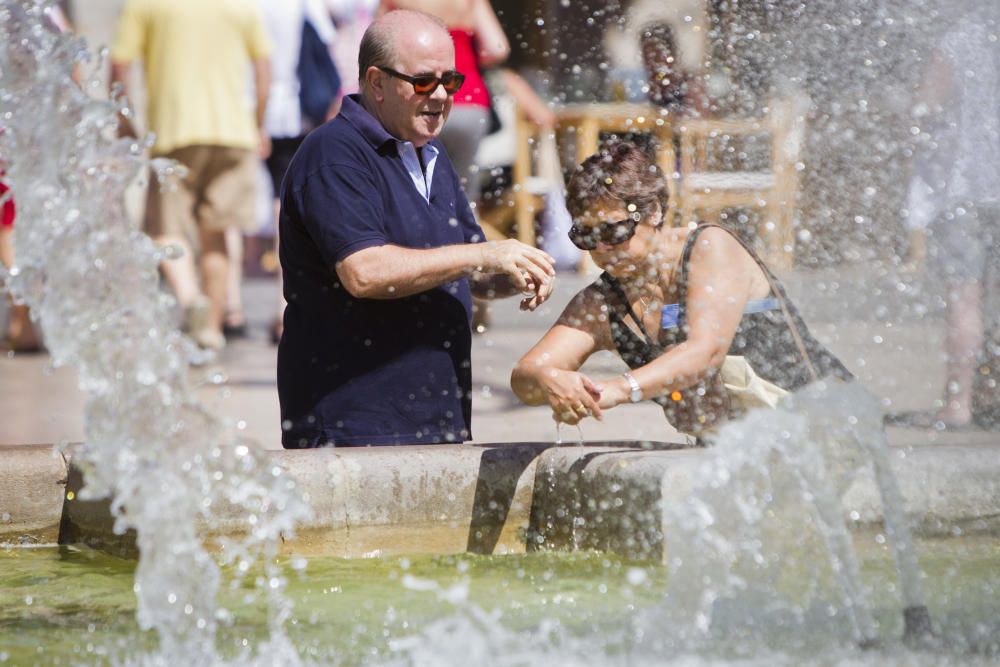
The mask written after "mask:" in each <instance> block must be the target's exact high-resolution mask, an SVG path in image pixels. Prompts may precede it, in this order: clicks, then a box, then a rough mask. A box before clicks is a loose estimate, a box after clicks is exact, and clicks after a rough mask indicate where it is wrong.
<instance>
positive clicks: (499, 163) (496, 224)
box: [476, 67, 580, 270]
mask: <svg viewBox="0 0 1000 667" xmlns="http://www.w3.org/2000/svg"><path fill="white" fill-rule="evenodd" d="M486 76H487V84H488V85H489V87H490V94H491V97H492V101H493V107H494V109H495V111H496V114H497V118H498V119H499V121H500V127H499V129H498V130H497V131H496V132H494V133H492V134H490V135H489V136H487V137H485V138H484V139H483V140H482V141H481V142H480V144H479V150H478V152H477V153H476V165H477V168H478V170H479V175H480V183H481V186H480V193H479V204H478V209H477V210H478V212H479V221H480V225H481V226H482V228H483V231H484V233H485V234H486V236H487V238H489V239H490V240H499V239H503V238H507V237H508V236H512V235H513V234H514V230H513V227H514V223H515V217H516V215H515V213H516V208H515V205H514V201H513V199H514V192H513V189H512V186H513V182H514V178H513V165H514V161H515V159H516V158H517V152H518V150H519V149H524V148H528V149H529V150H531V151H532V152H534V153H536V155H535V156H534V162H535V164H536V165H537V166H536V167H535V169H534V171H533V172H532V174H533V178H532V180H533V181H534V182H533V183H532V189H533V190H535V191H536V192H538V191H539V190H541V189H542V187H543V186H542V185H541V184H542V183H543V182H544V193H543V197H544V206H543V208H542V210H541V211H539V212H538V213H539V214H540V216H541V221H540V225H539V226H540V232H541V233H540V234H539V236H538V247H539V248H541V249H542V250H544V251H545V252H547V253H549V255H551V256H552V257H553V258H554V259H555V261H556V268H557V269H559V270H568V269H576V268H577V265H578V263H579V261H580V250H579V248H577V247H576V246H574V245H573V244H572V243H571V242H570V241H569V238H568V237H567V236H566V233H567V232H568V231H569V228H570V226H572V224H573V223H572V220H571V219H570V215H569V212H568V211H567V210H566V199H565V196H564V194H563V189H564V183H563V174H562V168H561V165H560V157H559V150H558V147H557V145H556V141H555V131H556V123H557V121H558V118H557V116H556V114H555V112H554V111H553V110H552V108H551V107H550V106H549V104H548V102H546V101H545V100H544V99H543V98H542V97H541V96H540V95H539V94H538V93H537V92H536V91H535V89H534V87H533V86H532V85H531V84H530V83H529V82H528V81H527V80H526V79H525V78H524V77H522V76H521V75H520V74H518V73H517V72H516V71H514V70H513V69H511V68H509V67H500V68H496V69H494V70H491V71H489V72H487V74H486ZM518 114H520V115H521V116H522V117H523V119H524V120H525V121H527V123H528V124H529V126H530V130H529V133H530V134H531V135H532V136H533V138H534V141H533V143H532V144H531V145H530V146H529V147H525V146H518V141H520V140H523V139H522V138H521V137H519V136H518V132H517V118H518ZM536 189H537V190H536ZM538 193H539V194H542V193H541V192H538ZM536 222H538V221H536Z"/></svg>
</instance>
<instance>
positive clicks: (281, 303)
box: [271, 198, 288, 344]
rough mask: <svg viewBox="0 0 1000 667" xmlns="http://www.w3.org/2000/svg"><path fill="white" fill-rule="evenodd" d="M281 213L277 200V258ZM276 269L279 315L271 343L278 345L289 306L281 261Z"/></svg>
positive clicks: (273, 329) (275, 217)
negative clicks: (278, 222)
mask: <svg viewBox="0 0 1000 667" xmlns="http://www.w3.org/2000/svg"><path fill="white" fill-rule="evenodd" d="M280 213H281V200H280V199H277V198H275V200H274V220H275V227H274V255H275V257H279V256H280V255H279V252H278V251H279V248H278V244H279V241H278V225H277V221H278V220H280V219H281V218H280V217H279V214H280ZM276 267H277V268H276V269H275V277H276V278H277V282H278V313H277V315H275V317H274V322H273V323H272V324H271V341H272V342H273V343H275V344H277V343H278V341H279V340H281V334H282V331H283V330H284V326H285V324H284V323H285V306H287V305H288V303H287V302H286V301H285V286H284V281H283V280H282V278H281V262H280V261H278V262H277V264H276Z"/></svg>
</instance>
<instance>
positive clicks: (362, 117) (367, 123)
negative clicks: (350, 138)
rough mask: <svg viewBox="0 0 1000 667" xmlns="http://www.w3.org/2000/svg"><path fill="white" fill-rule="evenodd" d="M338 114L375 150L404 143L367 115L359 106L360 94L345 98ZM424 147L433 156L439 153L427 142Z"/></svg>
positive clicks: (365, 110)
mask: <svg viewBox="0 0 1000 667" xmlns="http://www.w3.org/2000/svg"><path fill="white" fill-rule="evenodd" d="M340 113H341V114H342V115H343V116H344V118H346V119H347V122H348V123H350V124H351V125H353V126H354V127H355V128H356V129H357V130H358V132H360V133H361V136H363V137H364V138H365V140H367V141H368V143H370V144H371V145H372V147H373V148H374V149H375V150H381V149H382V148H383V147H384V146H385V145H386V143H388V142H392V145H393V146H395V145H396V144H401V143H406V142H404V141H403V140H402V139H397V138H396V137H394V136H392V135H391V134H389V131H388V130H386V129H385V128H384V127H382V123H380V122H378V118H376V117H375V116H373V115H371V113H369V111H368V109H366V108H365V107H364V105H363V104H361V94H360V93H352V94H350V95H347V96H345V97H344V101H343V103H342V104H341V107H340ZM424 147H425V148H430V149H432V150H433V152H434V154H435V155H436V154H437V153H438V152H439V151H438V149H437V148H436V147H435V146H431V142H427V144H425V146H424Z"/></svg>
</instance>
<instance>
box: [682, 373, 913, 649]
mask: <svg viewBox="0 0 1000 667" xmlns="http://www.w3.org/2000/svg"><path fill="white" fill-rule="evenodd" d="M709 453H710V459H709V460H708V461H707V462H706V463H704V464H703V465H702V466H701V467H700V468H699V469H698V470H697V471H696V473H695V474H694V475H693V478H692V482H691V490H690V494H689V495H687V497H686V499H685V500H684V501H683V502H677V503H666V504H665V508H664V510H665V514H666V519H665V524H666V527H665V531H664V532H665V535H666V540H667V551H668V560H669V566H670V591H669V595H668V598H669V600H668V601H669V607H668V609H667V613H668V614H669V615H670V616H671V618H672V619H673V621H672V622H673V623H675V624H677V627H683V626H687V628H688V632H687V633H686V634H685V639H686V640H691V641H694V643H695V644H699V643H700V642H702V641H710V642H712V643H718V642H721V643H723V644H726V643H730V642H735V643H736V644H737V645H739V644H740V643H741V642H744V641H746V640H747V639H748V638H751V637H752V638H754V644H755V645H756V644H757V642H759V641H760V640H761V639H762V638H763V637H768V636H774V631H775V630H780V632H779V633H778V634H779V635H780V636H781V641H782V642H785V643H791V644H792V645H802V644H803V643H808V642H809V641H810V639H809V637H810V635H811V634H812V633H810V632H807V631H806V630H808V629H809V628H816V627H826V628H830V629H832V630H833V631H834V634H838V633H840V634H842V635H843V636H844V638H845V639H848V640H850V641H853V642H855V643H858V644H866V643H869V642H871V641H872V640H874V639H875V638H876V637H877V634H878V633H877V625H876V623H875V621H874V620H873V618H872V614H871V611H870V606H869V603H868V600H867V599H866V593H865V591H864V589H863V588H862V586H861V583H860V581H861V580H860V573H859V566H858V562H857V560H856V558H855V556H854V552H853V544H852V538H851V535H850V532H849V531H848V527H847V524H846V517H845V513H844V509H843V507H842V505H841V502H840V499H841V497H842V496H843V494H844V492H845V491H846V490H847V488H848V486H849V485H850V483H851V482H852V481H853V480H854V479H855V478H856V476H857V474H858V472H859V471H861V470H862V469H864V468H866V467H869V466H874V468H875V471H874V472H875V479H876V481H877V483H878V484H879V485H880V490H881V491H882V500H883V505H884V511H885V517H886V532H887V533H888V534H889V536H890V537H891V538H892V539H893V543H894V545H893V548H894V556H895V558H896V564H897V570H898V571H899V575H900V583H901V589H902V595H903V604H904V606H905V608H906V609H907V610H908V611H907V613H908V614H911V612H910V611H909V610H915V609H921V610H922V609H923V593H922V591H921V589H920V572H919V570H918V568H917V563H916V558H915V554H914V552H913V547H912V543H911V540H910V533H909V529H908V527H907V525H906V522H905V521H904V519H903V515H902V511H901V509H900V505H899V503H900V500H901V499H900V495H899V491H898V489H897V488H896V484H895V479H894V477H893V475H892V472H891V470H890V469H889V467H888V460H889V458H888V450H887V442H886V439H885V435H884V433H883V430H882V424H881V412H880V410H879V406H878V402H877V400H876V399H875V398H874V397H872V396H871V395H869V394H868V393H867V392H866V391H865V390H864V389H863V388H861V386H860V385H858V384H856V383H849V384H842V383H825V382H820V383H817V384H816V385H813V386H811V387H809V388H807V389H805V390H803V391H802V392H799V393H797V394H795V395H792V396H790V397H788V399H787V401H786V402H785V403H784V405H783V407H782V408H779V409H777V410H775V411H755V412H752V413H750V414H749V415H748V416H747V417H746V418H745V419H743V420H740V421H738V422H734V423H731V424H727V425H726V426H725V427H724V428H723V429H721V430H720V432H719V434H718V438H717V443H716V446H715V447H713V448H712V449H710V450H709ZM918 613H920V612H918ZM922 613H926V612H925V610H924V611H923V612H922ZM907 620H908V621H909V618H908V619H907ZM682 634H683V633H682ZM786 634H787V636H786ZM775 648H777V647H775Z"/></svg>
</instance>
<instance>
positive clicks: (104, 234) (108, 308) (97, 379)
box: [0, 0, 307, 665]
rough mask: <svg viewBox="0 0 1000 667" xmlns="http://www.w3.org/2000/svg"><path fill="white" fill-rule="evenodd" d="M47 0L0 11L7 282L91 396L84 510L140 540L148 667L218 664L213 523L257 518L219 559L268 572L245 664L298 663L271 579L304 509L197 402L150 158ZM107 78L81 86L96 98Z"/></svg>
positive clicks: (6, 1)
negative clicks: (111, 518) (133, 193)
mask: <svg viewBox="0 0 1000 667" xmlns="http://www.w3.org/2000/svg"><path fill="white" fill-rule="evenodd" d="M47 4H48V3H45V2H41V1H37V0H0V155H2V156H3V158H4V161H5V162H6V170H7V178H8V180H9V183H10V185H11V190H12V192H13V193H14V196H15V197H16V199H17V205H18V214H19V215H18V220H17V223H16V226H15V244H16V248H17V255H18V263H17V266H15V267H11V269H10V270H9V271H5V272H4V273H3V274H2V275H0V278H2V279H3V282H4V284H5V285H6V286H7V288H8V289H9V290H10V291H11V292H12V294H13V295H14V297H15V299H16V300H18V301H20V302H24V303H27V304H28V305H30V307H31V311H32V313H33V314H34V317H36V318H37V319H38V320H39V322H40V324H41V325H42V327H43V329H44V331H45V334H46V344H47V346H48V348H49V351H50V353H51V355H52V362H53V364H55V365H56V366H60V365H72V366H74V367H76V369H77V370H78V374H79V383H80V386H81V388H82V389H83V390H85V391H86V393H87V404H86V426H85V429H86V431H85V432H86V436H85V437H86V442H85V444H84V445H83V446H82V447H81V448H79V449H77V450H75V451H74V453H73V461H74V463H75V464H77V465H79V466H80V467H81V468H83V470H84V471H85V475H86V488H85V490H84V494H83V496H82V497H86V498H100V497H108V496H110V497H112V498H113V502H112V511H113V513H114V515H115V517H116V523H115V529H116V531H119V532H125V531H126V530H129V529H134V530H135V531H136V533H137V540H138V547H139V551H140V554H141V557H140V559H139V564H138V568H137V570H136V581H135V593H136V597H137V599H138V612H137V614H138V620H139V623H140V625H141V627H143V628H144V629H153V630H155V631H156V632H157V634H158V636H159V649H158V651H157V652H156V653H155V654H154V655H150V656H138V657H135V658H133V660H135V661H136V662H138V663H140V664H183V665H215V664H220V663H221V662H222V660H221V659H220V658H219V656H218V653H217V648H216V631H217V628H218V625H219V623H220V622H224V621H225V620H226V619H228V618H230V615H229V614H228V612H226V611H224V610H222V609H219V608H217V605H216V593H217V592H218V589H219V586H220V582H221V581H222V579H223V576H222V572H221V570H220V565H219V562H217V559H216V558H215V557H213V556H212V555H211V554H210V553H209V552H208V551H207V549H206V547H205V544H204V542H205V540H206V539H207V537H206V528H207V529H211V521H212V514H213V511H214V510H216V509H217V508H218V507H219V506H220V505H223V504H229V505H233V506H237V507H240V508H242V525H241V526H239V527H240V528H242V529H243V533H244V534H245V537H244V538H243V539H240V540H232V541H229V542H227V543H225V544H223V545H222V556H221V558H220V559H219V560H221V561H222V562H223V563H224V564H233V565H234V570H235V572H236V576H241V575H243V574H245V573H247V572H249V571H250V570H251V567H252V566H253V565H254V564H255V563H262V564H263V569H264V572H265V574H264V575H262V576H261V577H259V580H258V585H259V586H262V587H263V589H264V590H266V594H267V596H268V598H269V602H270V612H269V613H270V621H271V623H270V639H269V641H268V643H267V644H264V645H262V646H260V647H258V652H257V656H256V657H254V656H250V655H244V656H242V657H241V659H239V661H238V662H239V664H247V663H248V662H250V661H252V660H257V661H259V662H260V663H261V664H283V665H295V664H299V663H300V659H299V657H298V655H297V653H296V652H295V650H294V649H293V648H292V647H291V645H290V643H289V642H288V641H287V638H286V637H285V634H284V631H283V629H282V623H283V622H284V620H285V619H286V618H287V617H288V615H289V613H290V608H289V606H288V604H287V602H285V601H284V599H283V596H282V590H283V586H284V582H283V579H282V577H281V575H280V573H279V572H278V569H277V567H276V566H275V565H274V561H275V555H276V548H277V546H276V545H277V540H278V539H279V537H280V535H282V534H289V533H290V532H291V531H292V530H293V528H294V525H295V523H296V521H298V520H300V519H302V518H304V517H305V516H306V514H307V509H306V506H305V505H304V503H302V501H301V500H300V499H299V498H298V496H297V495H296V494H295V492H294V489H293V485H292V483H291V482H290V480H288V479H286V478H285V477H284V476H283V475H282V473H281V470H280V469H279V468H273V469H272V468H269V467H268V466H266V465H264V464H263V462H262V461H260V460H258V458H257V457H256V456H255V455H254V452H253V449H254V447H253V446H251V445H250V444H248V443H246V442H243V441H242V440H241V439H240V438H239V437H238V436H237V435H236V433H235V431H234V430H233V429H232V428H229V427H227V426H226V425H225V424H224V423H223V422H221V421H220V420H219V419H218V418H216V417H214V416H213V415H211V414H209V413H208V412H207V411H206V410H205V409H204V408H203V407H202V406H201V405H200V404H199V402H198V401H197V400H196V398H195V396H194V393H193V387H192V381H191V378H190V377H189V372H188V365H189V364H188V362H189V359H190V354H191V353H192V352H194V347H193V345H192V344H191V343H190V341H188V340H187V339H185V338H184V337H183V336H181V334H179V333H178V332H177V331H176V330H175V327H174V326H173V325H172V324H171V317H170V315H171V307H172V306H173V300H172V298H169V297H166V296H164V295H162V294H161V292H160V290H159V285H158V275H157V265H158V263H159V261H160V260H161V259H162V253H161V251H160V250H158V249H157V247H156V246H155V245H154V244H153V243H152V241H150V239H149V238H147V237H146V236H145V235H144V234H143V233H142V232H141V231H140V230H138V229H137V228H136V227H135V225H134V224H133V223H132V222H131V221H130V219H129V216H128V215H127V214H126V210H125V207H124V193H125V190H126V188H127V187H128V186H129V185H130V183H132V182H133V181H134V180H135V179H136V178H137V177H138V176H140V175H142V174H145V173H146V172H147V170H148V169H149V168H150V167H151V166H152V167H153V168H155V169H156V170H157V172H158V173H159V174H160V175H161V176H169V175H170V173H169V172H170V171H171V170H172V169H173V167H172V165H170V164H166V163H159V162H155V163H152V164H151V163H150V162H149V161H148V160H146V159H144V158H143V151H144V148H146V147H147V146H146V145H144V144H140V143H136V142H134V141H131V140H124V139H118V138H117V129H118V115H119V113H120V112H122V111H123V109H124V107H123V106H122V105H121V104H116V103H114V102H111V101H108V100H99V99H94V98H93V97H91V96H89V95H88V94H87V92H85V90H84V89H81V87H79V86H77V85H75V84H74V83H73V82H72V81H71V78H70V77H71V72H72V70H73V67H74V65H75V64H76V63H78V62H81V61H84V60H86V59H87V57H88V54H87V51H86V48H85V46H84V44H83V42H82V41H81V40H79V39H77V38H74V37H71V36H68V35H63V34H60V33H59V32H58V31H57V30H56V29H55V28H54V27H53V26H52V25H51V23H50V22H49V21H48V20H47V17H46V5H47ZM98 85H99V84H98V83H97V82H96V80H95V81H93V82H90V83H88V84H85V86H84V88H96V87H97V86H98Z"/></svg>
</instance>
